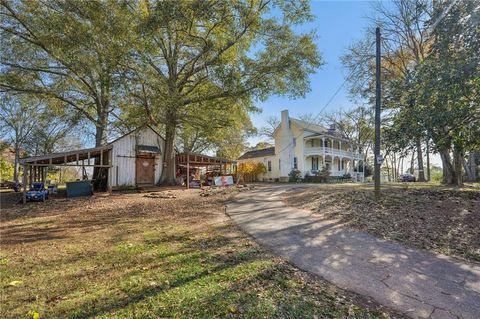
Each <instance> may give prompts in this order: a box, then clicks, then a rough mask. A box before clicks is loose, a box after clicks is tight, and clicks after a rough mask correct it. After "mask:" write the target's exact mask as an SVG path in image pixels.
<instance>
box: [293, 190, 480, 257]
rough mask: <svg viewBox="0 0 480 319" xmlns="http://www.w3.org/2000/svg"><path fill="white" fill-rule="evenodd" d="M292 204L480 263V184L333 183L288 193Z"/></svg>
mask: <svg viewBox="0 0 480 319" xmlns="http://www.w3.org/2000/svg"><path fill="white" fill-rule="evenodd" d="M286 201H287V203H288V204H289V205H293V206H298V207H302V208H306V209H310V210H312V211H314V212H315V213H317V214H318V215H319V216H321V217H324V218H334V219H339V220H340V221H342V222H344V223H346V224H347V225H348V226H350V227H353V228H356V229H360V230H363V231H366V232H368V233H371V234H373V235H375V236H377V237H381V238H386V239H392V240H396V241H399V242H401V243H404V244H406V245H409V246H413V247H419V248H423V249H427V250H431V251H434V252H439V253H443V254H446V255H450V256H455V257H458V258H461V259H465V260H468V261H474V262H480V231H479V229H480V187H479V185H478V183H477V184H469V185H466V186H465V187H463V188H452V187H445V186H441V185H439V184H430V183H391V184H385V185H382V196H381V198H380V199H379V200H378V201H377V200H375V197H374V194H373V186H372V185H368V184H329V185H319V186H318V187H310V188H297V189H294V190H292V191H291V192H289V193H287V195H286Z"/></svg>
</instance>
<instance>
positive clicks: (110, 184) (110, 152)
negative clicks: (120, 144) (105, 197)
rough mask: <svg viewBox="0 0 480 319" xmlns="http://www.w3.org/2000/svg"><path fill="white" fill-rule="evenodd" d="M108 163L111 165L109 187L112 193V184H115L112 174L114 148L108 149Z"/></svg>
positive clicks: (108, 170)
mask: <svg viewBox="0 0 480 319" xmlns="http://www.w3.org/2000/svg"><path fill="white" fill-rule="evenodd" d="M108 165H109V167H108V168H107V174H108V177H107V183H108V186H107V189H108V192H109V193H110V194H111V193H112V184H113V176H112V150H110V151H108Z"/></svg>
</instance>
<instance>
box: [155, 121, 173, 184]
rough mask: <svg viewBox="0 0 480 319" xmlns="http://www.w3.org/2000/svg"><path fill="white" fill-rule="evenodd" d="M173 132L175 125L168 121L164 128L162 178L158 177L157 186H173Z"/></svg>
mask: <svg viewBox="0 0 480 319" xmlns="http://www.w3.org/2000/svg"><path fill="white" fill-rule="evenodd" d="M175 131H176V125H175V123H174V122H173V121H172V122H170V121H168V119H167V124H166V127H165V152H164V156H163V161H164V163H166V166H164V168H163V170H162V176H161V177H160V181H159V184H163V185H175V184H176V180H175V148H174V143H175Z"/></svg>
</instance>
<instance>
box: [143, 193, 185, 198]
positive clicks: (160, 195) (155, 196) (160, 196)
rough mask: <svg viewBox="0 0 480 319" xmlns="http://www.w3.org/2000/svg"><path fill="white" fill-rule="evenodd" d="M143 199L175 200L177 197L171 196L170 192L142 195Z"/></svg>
mask: <svg viewBox="0 0 480 319" xmlns="http://www.w3.org/2000/svg"><path fill="white" fill-rule="evenodd" d="M143 197H147V198H165V199H172V198H177V195H175V194H172V193H171V192H157V193H149V194H145V195H143Z"/></svg>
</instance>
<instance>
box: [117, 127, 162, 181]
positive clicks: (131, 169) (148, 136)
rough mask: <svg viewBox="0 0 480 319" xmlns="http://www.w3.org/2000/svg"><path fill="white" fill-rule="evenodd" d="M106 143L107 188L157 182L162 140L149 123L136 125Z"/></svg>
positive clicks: (159, 170)
mask: <svg viewBox="0 0 480 319" xmlns="http://www.w3.org/2000/svg"><path fill="white" fill-rule="evenodd" d="M108 145H111V146H112V148H111V169H110V171H111V173H110V174H109V175H108V185H109V186H110V187H112V188H119V187H128V186H153V185H155V184H156V183H157V182H158V181H159V179H160V176H161V175H162V169H163V151H164V147H165V140H164V139H163V137H162V136H160V134H158V133H157V132H156V131H155V130H154V129H152V128H151V127H150V126H143V127H140V128H138V129H136V130H134V131H132V132H130V133H128V134H125V135H123V136H121V137H119V138H118V139H116V140H114V141H113V142H111V143H109V144H108Z"/></svg>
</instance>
